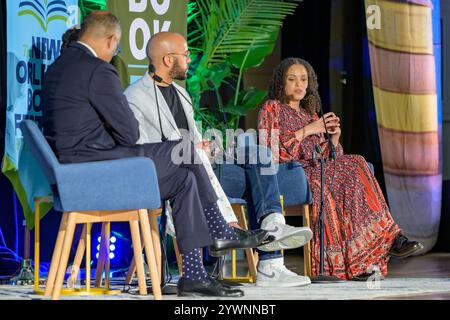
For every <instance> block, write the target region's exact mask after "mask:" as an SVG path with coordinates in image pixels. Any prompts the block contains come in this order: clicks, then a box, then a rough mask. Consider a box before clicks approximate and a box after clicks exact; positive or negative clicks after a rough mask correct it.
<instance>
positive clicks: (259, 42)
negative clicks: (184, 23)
mask: <svg viewBox="0 0 450 320" xmlns="http://www.w3.org/2000/svg"><path fill="white" fill-rule="evenodd" d="M301 1H302V0H287V1H282V0H232V1H231V0H189V1H188V45H189V49H190V51H191V60H192V61H191V64H190V70H189V78H188V81H187V89H188V91H189V93H190V95H191V97H192V100H193V103H194V106H196V110H195V111H196V113H195V114H196V118H197V120H205V119H206V120H208V122H209V123H211V124H212V125H214V126H215V127H216V128H222V129H224V128H232V129H236V128H237V126H238V121H239V119H240V117H241V116H244V115H246V114H247V112H248V111H249V110H250V109H251V108H254V107H256V106H257V105H258V104H259V103H260V102H261V101H262V100H263V99H264V98H265V97H266V95H267V92H266V91H262V90H257V89H255V88H246V89H245V90H241V82H242V76H243V74H244V72H245V71H246V70H247V69H249V68H252V67H257V66H259V65H260V64H261V63H262V62H263V61H264V59H265V58H266V57H267V55H269V54H270V53H271V52H272V51H273V48H274V46H275V42H276V40H277V38H278V34H279V32H280V29H281V26H282V23H283V20H284V18H285V17H286V16H287V15H289V14H292V13H293V12H294V10H295V9H296V7H297V6H298V4H299V2H301ZM222 83H228V84H229V85H231V86H232V87H233V88H234V90H235V95H234V98H233V99H230V101H229V102H228V103H227V104H226V105H223V103H222V100H221V98H220V94H219V91H218V90H219V87H220V86H221V84H222ZM212 89H213V90H214V91H215V92H216V95H217V97H218V102H219V108H220V109H221V111H222V112H225V114H226V115H227V123H225V124H224V123H223V117H222V115H221V114H220V113H214V112H213V111H211V110H209V108H207V107H204V108H199V107H197V106H199V103H200V98H201V96H202V94H203V93H204V92H205V91H210V90H212Z"/></svg>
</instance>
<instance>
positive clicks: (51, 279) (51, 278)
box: [44, 213, 68, 297]
mask: <svg viewBox="0 0 450 320" xmlns="http://www.w3.org/2000/svg"><path fill="white" fill-rule="evenodd" d="M67 218H68V213H64V214H63V216H62V218H61V223H60V225H59V231H58V236H57V237H56V244H55V248H54V249H53V255H52V261H51V263H50V270H49V272H48V276H47V284H46V286H45V291H44V295H45V296H47V297H48V296H50V295H51V294H52V291H53V286H54V284H55V278H56V272H57V271H58V266H59V261H60V260H61V252H62V247H63V244H64V237H65V235H66V228H67Z"/></svg>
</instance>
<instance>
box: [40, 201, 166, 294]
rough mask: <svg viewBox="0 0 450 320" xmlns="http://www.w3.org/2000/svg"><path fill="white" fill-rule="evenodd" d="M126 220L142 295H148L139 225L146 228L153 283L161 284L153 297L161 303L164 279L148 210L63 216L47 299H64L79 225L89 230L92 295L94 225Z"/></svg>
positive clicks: (146, 241) (66, 214)
mask: <svg viewBox="0 0 450 320" xmlns="http://www.w3.org/2000/svg"><path fill="white" fill-rule="evenodd" d="M126 221H128V222H129V223H130V230H131V236H132V242H133V250H134V258H135V261H136V262H137V263H136V269H137V273H138V282H139V293H140V294H147V286H146V281H145V273H144V265H143V260H142V247H141V235H140V232H139V224H140V225H141V229H142V236H143V242H144V244H145V252H146V257H147V263H148V265H149V269H150V276H151V279H152V283H154V284H157V285H155V286H153V295H154V298H155V299H156V300H160V299H161V298H162V295H161V288H160V285H159V282H160V280H159V275H158V268H157V264H156V258H155V253H154V251H153V250H152V249H153V244H152V239H151V236H150V234H149V230H150V225H149V221H148V215H147V210H133V211H112V212H106V211H89V212H64V213H63V217H62V219H61V224H60V229H59V232H58V237H57V240H56V244H55V248H54V251H53V256H52V262H51V265H50V270H49V274H48V279H47V285H46V288H45V292H44V294H45V295H46V296H50V295H51V296H52V299H54V300H57V299H59V298H60V295H61V292H62V291H61V290H62V285H63V281H64V275H65V272H66V268H67V262H68V259H69V254H70V248H71V245H72V241H73V236H74V231H75V226H76V225H77V224H86V226H85V231H84V232H83V233H84V234H85V236H86V240H85V241H86V242H85V245H84V246H85V247H86V248H88V250H86V291H88V292H89V291H90V260H91V259H90V243H91V233H90V230H91V224H92V223H96V222H106V223H108V224H109V223H110V222H126ZM106 228H109V227H108V225H106ZM106 235H107V230H105V237H106ZM108 240H109V238H108ZM79 249H80V248H79ZM77 251H79V250H77ZM80 251H81V249H80ZM83 251H84V250H83ZM108 259H109V257H108ZM107 269H108V266H107ZM107 275H108V273H107ZM107 283H108V281H107ZM108 285H109V283H108Z"/></svg>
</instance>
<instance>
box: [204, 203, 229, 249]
mask: <svg viewBox="0 0 450 320" xmlns="http://www.w3.org/2000/svg"><path fill="white" fill-rule="evenodd" d="M203 210H204V212H205V217H206V222H207V223H208V228H209V234H210V235H211V238H213V239H227V240H237V239H238V237H237V236H236V234H235V233H234V230H233V228H232V227H230V226H229V225H228V223H227V222H226V221H225V219H224V218H223V216H222V213H221V212H220V209H219V207H218V206H217V203H214V204H213V205H212V206H211V207H209V208H204V209H203Z"/></svg>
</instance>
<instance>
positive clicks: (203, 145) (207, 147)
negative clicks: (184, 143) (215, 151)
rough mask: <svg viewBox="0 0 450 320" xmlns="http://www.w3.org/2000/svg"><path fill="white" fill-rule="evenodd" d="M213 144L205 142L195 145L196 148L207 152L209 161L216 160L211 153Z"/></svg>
mask: <svg viewBox="0 0 450 320" xmlns="http://www.w3.org/2000/svg"><path fill="white" fill-rule="evenodd" d="M211 143H212V142H211V141H206V140H204V141H202V142H199V143H197V144H196V145H195V147H196V148H198V149H203V150H204V151H205V152H206V154H207V155H208V158H209V160H212V159H213V158H214V157H213V155H212V151H211Z"/></svg>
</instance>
